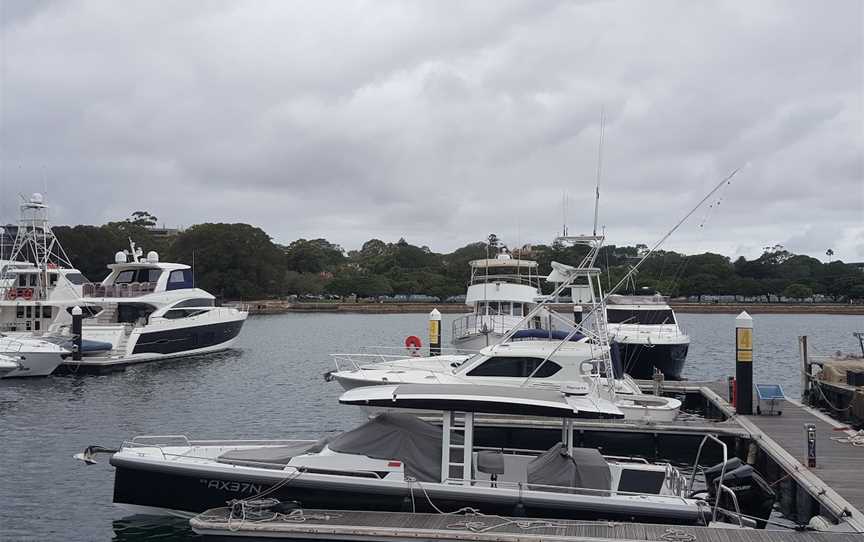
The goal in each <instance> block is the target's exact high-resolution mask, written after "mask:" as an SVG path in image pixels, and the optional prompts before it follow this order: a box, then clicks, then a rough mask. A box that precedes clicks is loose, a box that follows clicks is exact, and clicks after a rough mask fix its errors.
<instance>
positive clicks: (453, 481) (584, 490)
mask: <svg viewBox="0 0 864 542" xmlns="http://www.w3.org/2000/svg"><path fill="white" fill-rule="evenodd" d="M442 483H443V484H449V485H472V486H482V485H487V484H490V483H492V480H489V479H485V480H483V479H477V478H470V479H469V478H457V477H453V478H446V479H445V480H444V481H443V482H442ZM494 483H495V486H496V487H497V488H499V489H515V490H518V491H520V492H521V491H543V492H554V493H572V494H587V495H598V496H606V497H613V496H621V497H649V498H651V499H662V500H665V501H676V502H684V503H686V502H687V498H686V497H685V496H684V495H678V494H676V495H663V494H659V493H640V492H638V491H623V490H618V489H598V488H590V487H573V486H558V485H552V484H532V483H529V482H515V481H511V480H501V479H500V478H499V479H498V480H497V481H495V482H494Z"/></svg>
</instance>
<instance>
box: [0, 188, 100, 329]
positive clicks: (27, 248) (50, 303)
mask: <svg viewBox="0 0 864 542" xmlns="http://www.w3.org/2000/svg"><path fill="white" fill-rule="evenodd" d="M48 210H49V207H48V205H47V204H46V203H45V201H44V198H43V196H42V194H39V193H36V194H33V195H31V196H30V197H29V198H27V199H25V200H23V201H22V202H21V205H20V217H19V220H18V224H17V225H16V226H12V227H9V226H7V227H6V228H5V230H6V231H5V234H7V235H11V233H12V231H14V233H15V236H14V241H13V243H12V245H11V247H9V259H8V260H5V261H0V333H4V334H6V335H10V336H22V335H37V336H38V335H42V334H43V333H47V332H49V330H50V329H51V328H52V326H55V325H64V324H65V325H68V324H70V323H71V322H72V317H71V315H70V312H69V311H70V310H71V308H72V307H74V306H75V305H77V304H79V303H80V300H81V295H82V285H83V284H84V283H85V282H87V279H86V278H85V277H84V275H82V274H81V272H80V271H79V270H77V269H75V268H74V267H73V266H72V264H71V263H70V261H69V257H68V256H67V255H66V252H65V251H64V250H63V247H62V245H61V244H60V242H59V241H58V240H57V238H56V237H55V236H54V232H53V231H52V230H51V225H50V223H49V221H48ZM2 252H3V251H0V256H2V255H3V254H2Z"/></svg>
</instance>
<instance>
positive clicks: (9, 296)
mask: <svg viewBox="0 0 864 542" xmlns="http://www.w3.org/2000/svg"><path fill="white" fill-rule="evenodd" d="M16 297H18V292H17V291H16V290H15V288H9V291H8V292H6V299H15V298H16Z"/></svg>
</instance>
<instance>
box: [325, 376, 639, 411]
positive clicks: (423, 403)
mask: <svg viewBox="0 0 864 542" xmlns="http://www.w3.org/2000/svg"><path fill="white" fill-rule="evenodd" d="M339 402H340V403H342V404H345V405H358V406H373V407H379V408H407V409H419V410H436V411H456V412H477V413H483V414H508V415H514V416H539V417H544V418H591V419H598V418H615V419H620V418H623V417H624V413H622V412H621V410H619V409H618V407H617V406H615V404H614V403H612V402H611V401H608V400H606V399H602V398H600V397H596V396H592V395H581V394H580V395H576V394H574V395H569V394H565V393H563V392H561V391H554V390H543V389H536V388H517V387H512V386H483V385H474V384H400V385H392V386H368V387H362V388H354V389H351V390H348V391H346V392H345V393H343V394H342V396H341V397H339Z"/></svg>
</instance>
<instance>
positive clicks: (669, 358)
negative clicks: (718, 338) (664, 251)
mask: <svg viewBox="0 0 864 542" xmlns="http://www.w3.org/2000/svg"><path fill="white" fill-rule="evenodd" d="M606 320H607V322H608V329H609V338H610V340H612V341H615V342H616V343H618V345H619V348H620V350H621V360H622V363H623V364H624V370H625V371H627V373H628V374H630V375H632V376H633V377H634V378H651V377H652V375H653V373H654V371H655V370H656V371H660V372H662V373H663V375H664V376H665V377H666V378H669V379H672V380H680V379H681V372H682V370H683V369H684V362H685V361H686V360H687V350H688V348H689V347H690V337H688V336H687V335H686V334H685V333H684V332H683V331H681V328H680V327H679V325H678V321H677V319H676V317H675V313H674V312H673V311H672V308H671V307H670V306H669V304H668V298H667V297H664V296H662V295H660V294H655V295H610V296H609V298H608V300H607V304H606Z"/></svg>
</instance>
